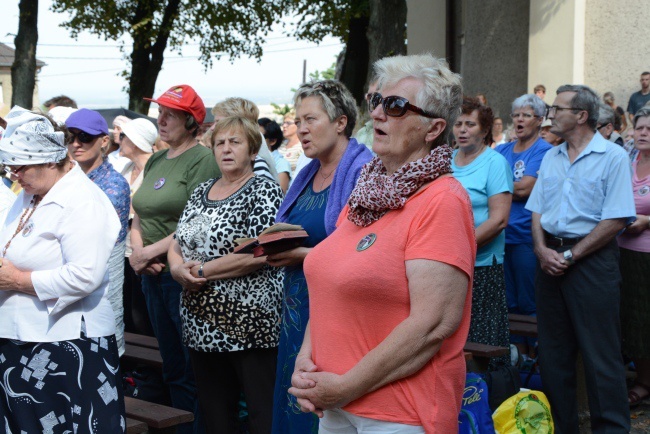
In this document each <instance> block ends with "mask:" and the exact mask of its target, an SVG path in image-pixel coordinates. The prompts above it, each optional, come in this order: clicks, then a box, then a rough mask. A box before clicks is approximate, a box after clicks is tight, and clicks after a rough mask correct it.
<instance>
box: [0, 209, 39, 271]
mask: <svg viewBox="0 0 650 434" xmlns="http://www.w3.org/2000/svg"><path fill="white" fill-rule="evenodd" d="M36 198H37V196H34V197H33V198H32V200H31V202H29V205H30V208H27V209H26V210H25V211H23V214H22V215H21V216H20V221H19V222H18V227H17V228H16V232H14V234H13V235H12V236H11V238H10V239H9V241H7V244H6V245H5V247H4V249H2V257H3V258H4V257H5V256H7V249H8V248H9V246H10V245H11V242H12V241H13V240H14V238H16V235H18V233H19V232H20V231H22V230H23V229H24V228H25V225H26V224H27V222H28V221H29V219H30V218H31V217H32V214H34V211H36V207H37V206H38V204H39V203H41V198H40V196H39V197H38V199H36ZM25 216H27V218H25Z"/></svg>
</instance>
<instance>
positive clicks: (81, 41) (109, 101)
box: [0, 0, 343, 108]
mask: <svg viewBox="0 0 650 434" xmlns="http://www.w3.org/2000/svg"><path fill="white" fill-rule="evenodd" d="M50 6H51V0H40V2H39V16H38V34H39V38H38V46H37V50H36V57H37V59H39V60H42V61H43V62H45V63H46V64H47V65H46V66H44V67H43V68H42V70H41V72H40V73H39V74H38V77H37V80H38V86H39V97H40V102H41V103H42V102H43V101H46V100H47V99H49V98H51V97H53V96H57V95H61V94H65V95H68V96H70V97H72V98H73V99H75V100H76V101H77V103H78V104H79V106H80V107H87V108H108V107H128V95H127V93H126V92H125V91H124V90H123V88H124V87H125V85H126V84H127V82H126V81H125V80H124V79H123V78H122V77H120V76H119V73H120V71H122V70H124V69H125V68H127V66H128V64H127V62H126V61H125V60H123V54H122V53H120V51H119V49H118V42H116V41H104V40H103V39H101V38H98V37H96V36H95V35H92V34H90V33H89V32H84V33H82V34H80V35H79V38H78V39H77V40H75V39H73V38H72V37H71V36H70V33H69V32H68V31H67V30H66V29H64V28H62V27H60V26H59V25H60V24H61V23H62V22H63V21H64V20H65V19H66V18H67V15H65V14H58V13H54V12H52V11H51V10H50ZM0 10H2V16H3V20H2V27H0V28H1V29H2V31H0V42H2V43H4V44H7V45H8V46H10V47H11V48H15V47H14V43H13V42H14V37H15V34H16V33H17V31H18V0H0ZM279 27H280V26H279V25H278V26H277V29H276V28H274V31H272V32H271V33H269V34H268V36H267V39H266V43H265V45H264V55H263V57H262V60H261V62H259V63H258V62H257V61H256V60H255V59H250V58H245V57H243V58H240V59H237V60H235V61H234V63H230V61H229V60H228V58H227V57H222V58H221V59H220V60H218V61H214V63H213V66H212V69H209V70H207V71H205V70H204V67H203V65H201V63H200V62H199V60H198V56H199V51H198V41H192V42H190V43H189V44H188V45H186V46H185V47H184V48H183V50H182V55H179V54H178V53H176V52H171V50H169V49H167V51H166V53H165V62H164V64H163V70H162V71H161V72H160V74H159V75H158V80H157V82H156V90H155V92H154V96H156V97H157V96H159V95H160V94H162V92H164V91H165V90H167V89H168V88H170V87H171V86H174V85H178V84H189V85H190V86H192V87H193V88H194V89H195V90H196V91H197V93H198V94H199V96H201V98H202V99H203V101H204V102H205V103H206V105H207V106H212V105H214V104H215V103H216V102H218V101H221V100H223V99H224V98H227V97H229V96H239V97H243V98H247V99H250V100H252V101H254V102H255V103H257V104H260V105H265V104H269V103H271V102H275V103H278V104H286V103H290V102H291V97H292V92H291V89H292V88H297V87H298V86H299V85H300V83H301V82H302V74H303V61H304V60H306V61H307V73H310V72H314V71H316V70H318V71H323V70H325V69H327V68H329V67H330V66H331V65H332V63H334V62H335V61H336V56H337V55H338V54H339V52H340V51H341V49H342V48H343V44H342V43H341V41H340V40H339V39H337V38H333V37H328V38H326V39H325V40H323V41H322V42H321V43H320V45H317V44H314V43H310V42H306V41H298V40H296V39H295V38H291V37H289V36H286V35H284V34H283V33H282V32H281V31H280V30H279ZM127 53H130V48H129V46H128V44H127Z"/></svg>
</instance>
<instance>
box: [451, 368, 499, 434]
mask: <svg viewBox="0 0 650 434" xmlns="http://www.w3.org/2000/svg"><path fill="white" fill-rule="evenodd" d="M458 432H459V434H495V431H494V422H492V411H491V410H490V404H489V403H488V393H487V384H486V383H485V380H483V377H481V376H480V375H479V374H475V373H473V372H468V373H467V376H466V377H465V391H464V392H463V406H462V408H461V410H460V414H459V415H458Z"/></svg>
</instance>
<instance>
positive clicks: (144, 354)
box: [122, 343, 162, 370]
mask: <svg viewBox="0 0 650 434" xmlns="http://www.w3.org/2000/svg"><path fill="white" fill-rule="evenodd" d="M122 357H123V358H124V359H125V360H126V361H130V362H135V363H142V364H144V365H147V366H152V367H154V368H156V369H160V370H162V356H161V355H160V351H158V350H157V349H152V348H147V347H139V346H137V345H133V344H129V343H127V344H125V345H124V355H123V356H122Z"/></svg>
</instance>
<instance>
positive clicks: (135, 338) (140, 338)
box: [124, 332, 158, 350]
mask: <svg viewBox="0 0 650 434" xmlns="http://www.w3.org/2000/svg"><path fill="white" fill-rule="evenodd" d="M124 342H126V343H127V344H133V345H136V346H138V347H145V348H151V349H154V350H157V349H158V339H156V338H154V337H153V336H145V335H138V334H136V333H129V332H125V333H124Z"/></svg>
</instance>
